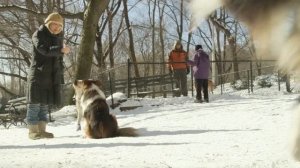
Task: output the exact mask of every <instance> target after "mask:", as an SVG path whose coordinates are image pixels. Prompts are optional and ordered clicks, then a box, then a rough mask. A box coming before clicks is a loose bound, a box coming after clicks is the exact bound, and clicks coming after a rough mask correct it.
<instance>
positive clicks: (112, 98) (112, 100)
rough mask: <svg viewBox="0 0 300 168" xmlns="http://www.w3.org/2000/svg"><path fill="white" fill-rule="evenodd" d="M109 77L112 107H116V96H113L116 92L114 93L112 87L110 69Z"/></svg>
mask: <svg viewBox="0 0 300 168" xmlns="http://www.w3.org/2000/svg"><path fill="white" fill-rule="evenodd" d="M108 79H109V86H110V96H111V107H112V109H114V108H115V106H114V96H113V94H114V93H113V89H112V82H111V75H110V71H108Z"/></svg>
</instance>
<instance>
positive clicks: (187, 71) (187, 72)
mask: <svg viewBox="0 0 300 168" xmlns="http://www.w3.org/2000/svg"><path fill="white" fill-rule="evenodd" d="M189 73H190V68H189V67H187V68H186V74H187V75H188V74H189Z"/></svg>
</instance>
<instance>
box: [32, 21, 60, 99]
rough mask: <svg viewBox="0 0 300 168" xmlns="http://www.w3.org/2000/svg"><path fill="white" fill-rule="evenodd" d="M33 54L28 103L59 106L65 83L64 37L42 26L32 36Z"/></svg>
mask: <svg viewBox="0 0 300 168" xmlns="http://www.w3.org/2000/svg"><path fill="white" fill-rule="evenodd" d="M32 44H33V52H32V59H31V65H30V69H29V74H28V79H27V81H28V87H29V88H28V101H29V102H30V103H43V104H57V103H59V102H56V101H60V92H61V90H60V84H62V83H63V82H64V81H63V58H62V56H63V53H62V52H61V49H62V47H63V35H62V33H60V34H58V35H53V34H51V33H50V31H49V30H48V28H47V27H46V26H45V25H42V26H41V27H40V28H39V29H38V30H37V31H36V32H35V33H34V34H33V36H32Z"/></svg>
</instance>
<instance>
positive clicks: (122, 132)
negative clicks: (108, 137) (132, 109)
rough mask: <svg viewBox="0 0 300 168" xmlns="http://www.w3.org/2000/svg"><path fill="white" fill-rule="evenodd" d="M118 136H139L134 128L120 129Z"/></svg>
mask: <svg viewBox="0 0 300 168" xmlns="http://www.w3.org/2000/svg"><path fill="white" fill-rule="evenodd" d="M117 136H124V137H136V136H138V133H137V129H135V128H132V127H126V128H119V129H118V131H117Z"/></svg>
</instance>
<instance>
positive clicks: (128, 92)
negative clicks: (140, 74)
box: [127, 59, 131, 98]
mask: <svg viewBox="0 0 300 168" xmlns="http://www.w3.org/2000/svg"><path fill="white" fill-rule="evenodd" d="M130 78H131V77H130V59H127V97H128V98H129V97H130V92H131V81H130Z"/></svg>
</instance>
